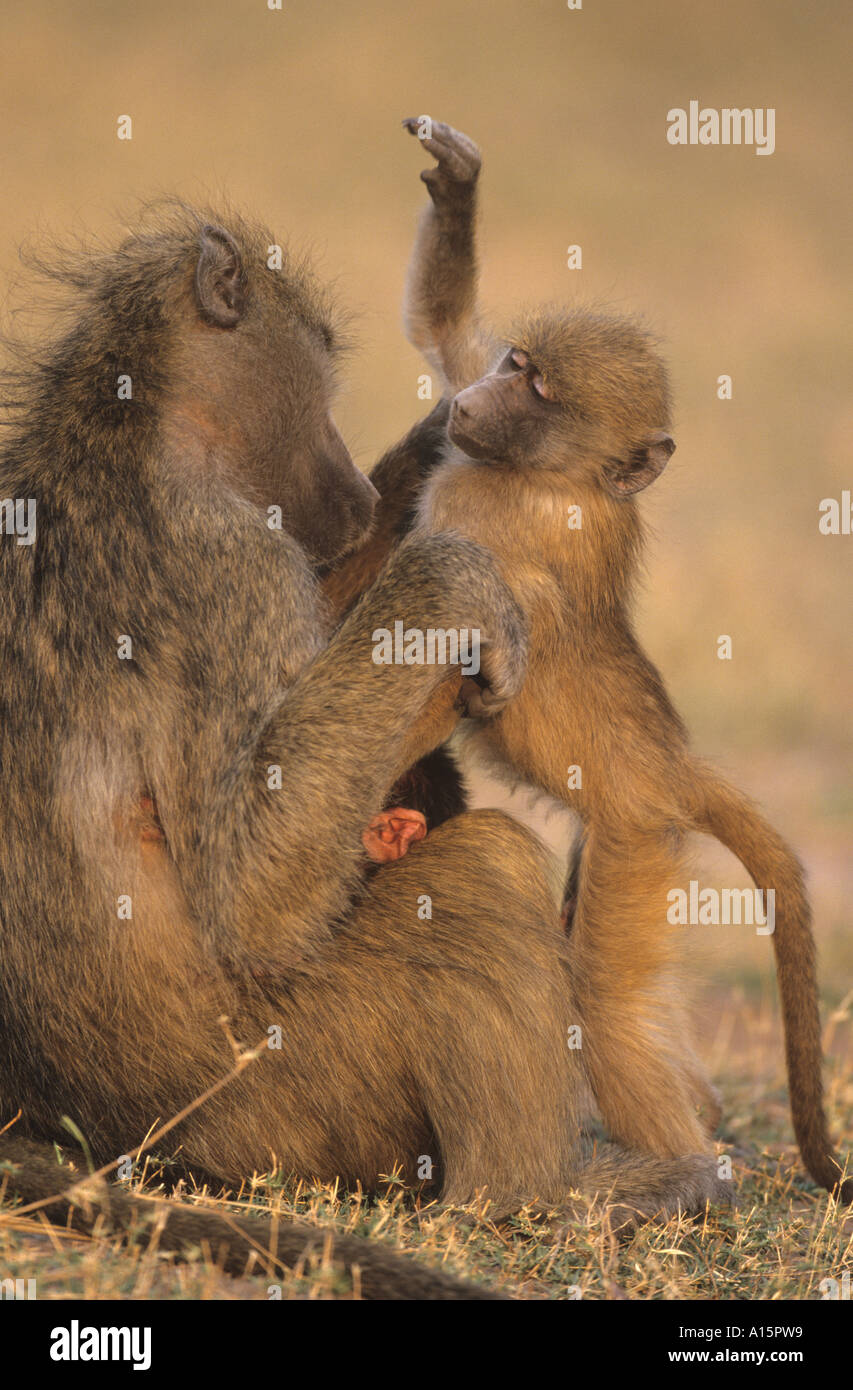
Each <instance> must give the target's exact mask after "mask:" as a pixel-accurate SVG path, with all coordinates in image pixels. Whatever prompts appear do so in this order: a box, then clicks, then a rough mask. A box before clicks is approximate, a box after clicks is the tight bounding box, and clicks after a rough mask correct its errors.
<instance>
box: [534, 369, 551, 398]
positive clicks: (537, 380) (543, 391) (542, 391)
mask: <svg viewBox="0 0 853 1390" xmlns="http://www.w3.org/2000/svg"><path fill="white" fill-rule="evenodd" d="M530 385H531V386H532V387H533V390H534V391H535V392H536V394H537V396H541V398H542V400H543V401H550V400H551V393H550V391H549V390H548V387H547V386H546V385H545V383H544V381H543V380H542V378H541V376H540V375H539V373H538V372H537V373H536V375H535V376H532V377H531V378H530Z"/></svg>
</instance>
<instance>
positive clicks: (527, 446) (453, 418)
mask: <svg viewBox="0 0 853 1390" xmlns="http://www.w3.org/2000/svg"><path fill="white" fill-rule="evenodd" d="M558 415H559V406H558V405H557V403H556V402H555V401H554V400H553V398H552V397H551V395H550V393H549V391H548V389H547V388H546V386H545V383H544V381H543V378H542V374H541V372H540V371H539V369H538V367H537V366H536V364H535V363H534V362H533V360H532V359H531V358H530V357H529V356H528V354H527V353H526V352H524V351H523V350H522V349H521V348H510V350H509V352H508V353H507V354H506V356H505V357H504V358H503V360H502V361H501V362H499V363H498V365H497V367H495V369H494V371H491V372H489V374H488V375H487V376H484V377H482V378H481V379H480V381H477V382H475V383H474V385H473V386H468V387H467V388H466V389H465V390H464V391H460V392H459V394H458V395H457V396H456V397H455V398H454V400H453V403H452V405H451V408H450V420H449V422H448V426H447V430H448V434H449V435H450V438H451V439H452V441H453V443H454V444H456V445H458V447H459V448H460V449H462V450H463V451H464V452H465V453H466V454H469V455H470V456H471V458H477V459H492V460H494V461H495V462H496V463H527V464H530V463H534V462H536V461H537V460H538V459H539V458H540V457H541V455H542V454H543V452H544V448H545V446H546V445H547V443H548V440H549V437H550V436H551V435H552V434H553V433H554V430H555V428H556V424H557V417H558Z"/></svg>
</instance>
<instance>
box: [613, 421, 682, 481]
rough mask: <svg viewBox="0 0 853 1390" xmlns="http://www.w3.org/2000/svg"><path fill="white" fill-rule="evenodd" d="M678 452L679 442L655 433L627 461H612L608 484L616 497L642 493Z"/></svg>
mask: <svg viewBox="0 0 853 1390" xmlns="http://www.w3.org/2000/svg"><path fill="white" fill-rule="evenodd" d="M674 453H675V440H674V439H673V438H672V435H669V434H667V432H666V430H655V431H654V433H653V434H650V435H649V437H648V439H647V441H646V443H645V444H640V445H638V446H637V448H636V449H632V450H631V452H630V454H629V455H628V457H627V458H626V459H608V460H607V463H606V464H605V465H604V477H605V481H606V483H607V485H608V487H609V489H610V491H611V492H612V493H613V495H614V497H628V496H629V495H630V494H631V493H632V492H642V490H643V488H644V487H648V485H649V483H653V482H654V480H655V478H657V477H658V476H659V475H660V474H661V473H662V472H663V470H664V469H665V468H666V465H667V464H668V463H669V460H670V459H671V457H672V455H673V454H674Z"/></svg>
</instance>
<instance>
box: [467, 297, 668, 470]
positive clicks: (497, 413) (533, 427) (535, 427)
mask: <svg viewBox="0 0 853 1390" xmlns="http://www.w3.org/2000/svg"><path fill="white" fill-rule="evenodd" d="M549 326H550V325H547V324H546V328H547V327H549ZM558 327H561V325H558ZM576 331H577V330H576ZM551 336H552V338H553V337H556V336H557V334H556V333H553V332H552V335H551ZM578 336H580V335H578ZM550 347H551V353H552V356H551V358H549V354H548V352H547V350H546V351H545V353H544V356H543V357H542V358H540V357H539V355H538V354H536V353H535V351H528V350H527V348H522V347H511V348H510V349H509V351H508V352H507V353H506V355H505V357H504V358H503V359H502V361H501V362H499V363H498V365H497V367H495V368H494V370H493V371H491V372H489V373H488V375H487V376H484V377H482V378H481V380H480V381H477V382H475V383H474V385H473V386H469V387H467V388H466V389H465V390H464V391H460V392H459V394H458V395H457V396H456V397H455V398H454V400H453V403H452V405H451V409H450V419H449V422H448V434H449V435H450V438H451V440H452V441H453V443H454V444H456V445H457V446H458V448H460V449H462V451H463V452H464V453H466V454H468V455H469V456H470V457H471V458H476V459H483V460H488V461H490V462H493V463H497V464H509V465H512V466H515V467H519V468H524V469H525V470H530V469H536V468H539V469H543V468H544V469H548V470H551V471H552V472H559V473H561V474H563V475H564V476H565V477H566V478H567V479H572V480H573V481H574V482H575V483H582V484H584V485H589V484H592V485H594V486H597V487H600V488H602V489H603V490H604V491H606V492H608V493H609V494H610V495H611V496H614V497H626V496H629V495H631V494H632V493H635V492H639V491H640V490H641V489H642V488H645V487H648V485H649V483H651V482H653V481H654V479H655V478H656V477H658V475H659V474H660V473H661V472H662V470H663V469H664V467H665V466H666V463H667V461H668V460H669V458H670V456H671V454H672V453H673V451H674V449H675V444H674V442H673V440H672V438H671V437H670V435H669V434H668V433H667V432H666V430H664V429H659V428H653V427H652V422H653V421H654V420H655V419H658V418H660V417H663V418H666V415H667V408H666V404H665V377H663V376H662V368H661V367H660V365H659V363H658V362H657V361H656V359H654V358H652V357H649V358H648V360H646V358H645V356H644V354H643V353H642V352H639V353H638V352H635V351H632V352H630V353H628V352H625V353H623V354H622V355H620V353H619V352H618V351H617V350H605V351H604V352H603V353H602V352H601V351H600V350H598V348H597V347H596V352H595V355H594V356H592V355H591V354H590V353H589V351H588V349H587V350H586V351H584V347H585V345H584V343H583V340H582V339H581V340H580V341H578V342H577V343H573V342H572V341H571V338H569V337H568V335H565V340H564V341H561V342H559V349H560V351H559V353H558V354H556V355H555V354H554V344H553V342H551V344H550ZM534 349H535V345H534ZM555 356H556V360H553V359H554V357H555ZM645 377H648V381H645V380H644V378H645Z"/></svg>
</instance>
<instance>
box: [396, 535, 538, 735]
mask: <svg viewBox="0 0 853 1390" xmlns="http://www.w3.org/2000/svg"><path fill="white" fill-rule="evenodd" d="M386 586H387V587H388V588H390V589H391V590H392V591H393V593H394V595H395V607H396V609H397V612H398V613H399V614H400V615H401V616H402V615H403V614H407V613H411V612H413V611H417V612H420V613H422V614H423V617H422V618H421V619H420V622H421V623H423V624H425V625H427V626H429V627H430V628H432V629H433V630H437V631H441V632H444V633H445V634H447V635H449V636H450V637H451V638H455V639H456V646H457V650H456V651H455V652H454V653H453V655H452V657H448V655H447V654H446V650H447V649H446V646H445V656H444V658H443V661H444V664H445V674H446V664H448V662H452V664H453V665H458V666H459V668H460V669H461V672H462V675H463V676H464V677H466V679H465V681H464V683H463V684H464V686H465V687H467V689H466V691H465V697H464V699H462V700H461V703H463V704H464V705H465V707H466V710H467V712H468V713H471V714H476V715H477V716H478V717H483V716H491V715H494V714H496V713H497V712H498V710H500V709H501V708H502V707H503V706H504V705H505V704H506V703H507V701H509V700H512V699H513V698H514V697H515V696H516V695H517V694H518V693H519V691H520V690H521V687H522V685H523V684H524V677H525V675H526V672H527V620H526V618H525V616H524V613H523V611H522V609H521V608H520V607H519V605H518V603H517V602H516V600H515V598H514V596H513V594H512V591H511V590H510V588H509V586H508V585H507V583H506V582H505V580H504V579H503V577H502V576H501V573H500V571H499V569H498V565H497V562H496V560H495V558H494V556H493V554H492V552H491V551H490V550H487V549H486V547H485V546H483V545H480V544H479V543H478V542H477V541H472V540H469V539H468V538H467V537H465V536H460V535H458V534H457V533H456V532H455V531H440V532H437V533H436V534H435V535H423V534H422V533H419V532H416V533H415V534H413V535H412V536H411V537H410V538H409V539H408V540H406V541H404V542H403V544H402V545H401V546H400V547H399V548H398V550H397V552H396V554H395V556H394V558H393V559H392V560H391V562H390V563H389V564H388V566H386V569H385V571H384V573H383V575H382V576H381V578H380V580H379V581H378V582H377V584H376V585H375V586H374V590H373V594H374V595H375V596H377V597H381V590H382V589H383V588H385V587H386ZM407 622H408V620H407ZM457 658H458V660H457ZM439 660H442V658H439ZM472 678H476V681H475V680H474V679H472ZM472 687H475V688H472Z"/></svg>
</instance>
